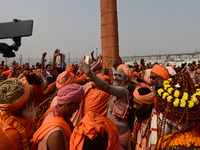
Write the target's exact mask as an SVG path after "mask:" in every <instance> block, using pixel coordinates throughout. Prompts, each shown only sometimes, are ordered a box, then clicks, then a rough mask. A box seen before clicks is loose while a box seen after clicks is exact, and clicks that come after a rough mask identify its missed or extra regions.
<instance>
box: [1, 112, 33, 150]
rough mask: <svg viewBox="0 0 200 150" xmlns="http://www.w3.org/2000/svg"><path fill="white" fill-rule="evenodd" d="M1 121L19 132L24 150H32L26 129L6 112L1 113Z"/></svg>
mask: <svg viewBox="0 0 200 150" xmlns="http://www.w3.org/2000/svg"><path fill="white" fill-rule="evenodd" d="M1 120H3V121H5V122H6V123H7V124H8V125H10V126H12V127H14V128H15V129H16V130H17V131H18V133H19V136H20V140H21V144H22V147H23V150H30V147H29V140H28V139H27V137H26V129H25V128H24V127H23V126H22V125H21V124H20V123H19V122H18V121H17V120H16V119H14V118H13V117H12V115H11V114H10V113H8V112H6V111H2V112H1Z"/></svg>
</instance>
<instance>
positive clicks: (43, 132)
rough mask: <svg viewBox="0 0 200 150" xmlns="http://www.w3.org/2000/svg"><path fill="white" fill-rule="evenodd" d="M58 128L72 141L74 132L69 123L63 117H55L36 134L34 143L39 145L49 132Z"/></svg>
mask: <svg viewBox="0 0 200 150" xmlns="http://www.w3.org/2000/svg"><path fill="white" fill-rule="evenodd" d="M58 126H59V127H61V128H62V129H63V130H64V131H65V133H66V135H67V137H68V139H70V136H71V132H72V131H71V128H70V126H69V125H68V123H67V122H66V121H65V120H64V119H63V118H62V117H53V118H51V119H49V120H47V121H46V122H45V123H44V124H42V125H41V126H40V127H39V129H38V130H37V131H36V132H35V133H34V135H33V142H34V143H35V144H36V145H37V144H38V143H39V142H40V141H41V140H42V139H43V137H44V136H45V135H46V134H47V133H48V132H49V131H51V130H52V129H54V128H56V127H58Z"/></svg>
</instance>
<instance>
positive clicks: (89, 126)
mask: <svg viewBox="0 0 200 150" xmlns="http://www.w3.org/2000/svg"><path fill="white" fill-rule="evenodd" d="M104 132H107V134H108V147H107V149H106V150H118V149H119V133H118V130H117V127H116V125H115V124H114V123H113V122H112V121H111V120H110V119H108V118H106V117H104V116H101V115H97V116H95V115H94V114H93V113H92V112H91V111H89V112H88V113H87V114H86V115H85V116H84V118H83V119H82V120H81V122H80V123H79V124H78V125H77V126H76V127H75V128H74V130H73V133H72V135H71V138H70V150H82V149H83V146H84V141H85V136H87V137H88V138H90V139H91V140H94V139H95V138H96V137H97V136H99V135H100V136H101V137H104Z"/></svg>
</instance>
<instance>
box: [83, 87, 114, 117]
mask: <svg viewBox="0 0 200 150" xmlns="http://www.w3.org/2000/svg"><path fill="white" fill-rule="evenodd" d="M109 97H110V94H108V93H106V92H103V91H101V90H99V89H96V88H95V89H93V88H91V89H90V90H89V91H88V92H87V93H86V94H85V96H84V98H83V106H82V115H83V116H85V115H86V114H87V113H88V112H89V111H92V112H93V113H94V114H95V115H102V116H106V112H107V109H106V108H107V102H108V99H109Z"/></svg>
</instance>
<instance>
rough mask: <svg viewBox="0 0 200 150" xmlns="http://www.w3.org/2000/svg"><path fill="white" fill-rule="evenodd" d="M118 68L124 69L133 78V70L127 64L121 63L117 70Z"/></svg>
mask: <svg viewBox="0 0 200 150" xmlns="http://www.w3.org/2000/svg"><path fill="white" fill-rule="evenodd" d="M118 69H122V70H123V71H124V74H125V75H126V76H127V77H128V78H129V79H131V78H132V72H131V69H130V68H129V67H128V66H127V65H125V64H121V65H119V66H118V67H117V70H118Z"/></svg>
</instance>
